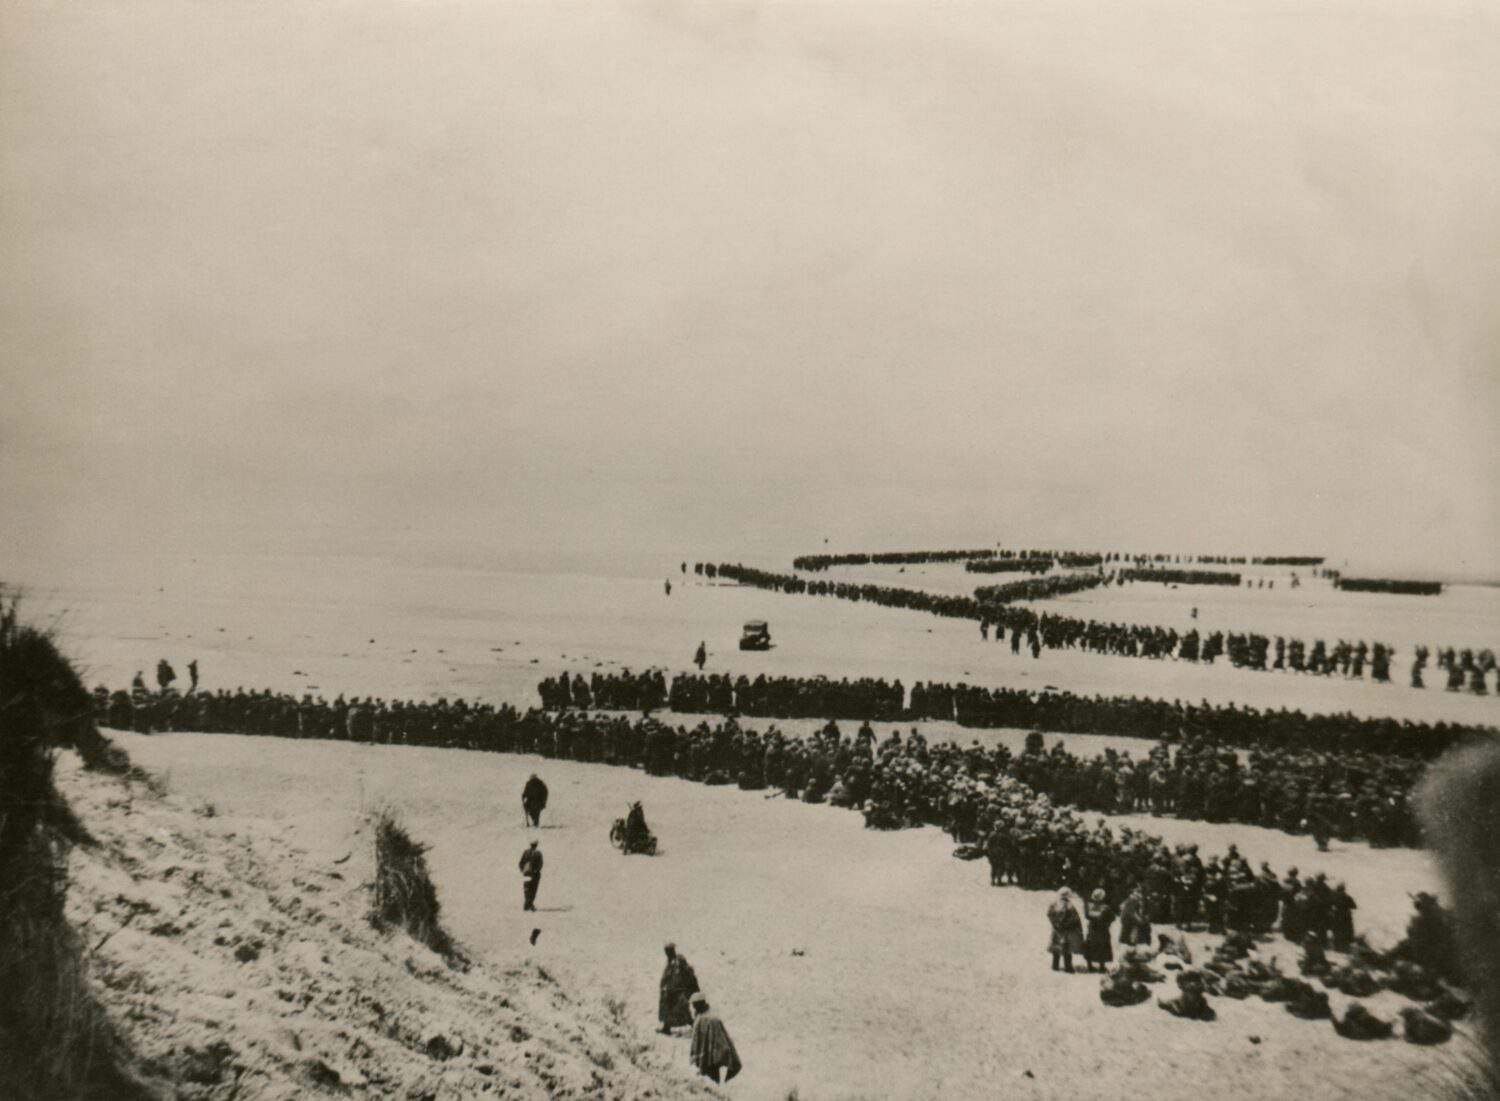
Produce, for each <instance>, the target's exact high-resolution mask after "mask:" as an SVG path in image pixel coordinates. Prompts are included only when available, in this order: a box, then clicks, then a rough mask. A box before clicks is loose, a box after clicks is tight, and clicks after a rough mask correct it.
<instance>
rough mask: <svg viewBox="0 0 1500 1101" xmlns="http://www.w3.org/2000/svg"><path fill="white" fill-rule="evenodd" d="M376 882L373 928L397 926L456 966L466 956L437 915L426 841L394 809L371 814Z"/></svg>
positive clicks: (436, 898)
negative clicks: (413, 834) (420, 840)
mask: <svg viewBox="0 0 1500 1101" xmlns="http://www.w3.org/2000/svg"><path fill="white" fill-rule="evenodd" d="M373 821H374V826H375V887H374V909H373V910H372V911H371V912H370V921H371V923H372V924H373V925H374V926H375V927H376V928H377V929H401V930H404V931H405V932H406V933H408V934H409V935H410V936H411V937H412V939H413V940H416V941H418V942H420V943H422V944H425V945H426V946H427V947H428V948H431V949H432V950H433V951H434V952H436V953H437V954H438V955H440V956H442V957H443V958H444V959H445V960H447V961H448V963H449V964H450V965H451V966H453V967H455V968H462V967H465V966H467V960H466V959H465V957H464V955H463V953H462V952H461V951H460V950H459V948H458V945H457V944H455V943H454V940H453V938H452V937H451V936H449V935H448V931H447V930H446V929H444V928H443V925H442V923H441V922H440V921H439V920H438V910H439V909H440V906H439V904H438V897H437V888H436V887H435V886H434V885H433V882H432V876H431V874H430V873H429V872H428V870H427V856H426V853H427V846H425V845H421V844H418V843H417V842H416V841H414V840H412V837H411V834H409V833H408V832H407V831H406V827H405V826H404V825H402V824H401V821H400V819H399V818H398V817H397V816H396V813H395V811H393V810H392V809H391V808H389V807H382V808H381V809H379V810H377V811H376V812H375V815H374V819H373Z"/></svg>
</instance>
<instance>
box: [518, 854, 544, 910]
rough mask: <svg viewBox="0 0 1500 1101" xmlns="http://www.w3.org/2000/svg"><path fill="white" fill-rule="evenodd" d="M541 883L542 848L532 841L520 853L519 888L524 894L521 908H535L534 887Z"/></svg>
mask: <svg viewBox="0 0 1500 1101" xmlns="http://www.w3.org/2000/svg"><path fill="white" fill-rule="evenodd" d="M541 883H542V850H541V849H539V848H537V843H536V842H535V841H533V842H532V843H531V844H530V846H528V847H527V849H526V851H525V852H523V853H522V854H521V888H522V891H523V893H524V896H525V900H526V901H525V905H523V906H522V907H521V909H523V910H535V909H536V889H537V888H538V887H540V886H541Z"/></svg>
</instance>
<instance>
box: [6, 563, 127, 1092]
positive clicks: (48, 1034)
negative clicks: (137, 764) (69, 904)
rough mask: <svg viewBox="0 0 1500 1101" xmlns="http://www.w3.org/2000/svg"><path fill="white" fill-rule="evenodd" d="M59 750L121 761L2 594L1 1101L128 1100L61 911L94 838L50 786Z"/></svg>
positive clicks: (78, 947) (119, 1056) (67, 676)
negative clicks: (72, 867)
mask: <svg viewBox="0 0 1500 1101" xmlns="http://www.w3.org/2000/svg"><path fill="white" fill-rule="evenodd" d="M64 746H71V747H73V748H75V749H77V750H78V751H79V753H80V754H81V755H82V756H83V758H84V761H85V763H86V764H88V765H89V766H90V767H94V768H106V769H109V770H112V771H123V770H124V769H125V768H126V767H127V764H126V761H125V759H124V757H123V755H122V754H120V753H119V751H118V750H116V749H114V748H113V747H112V746H111V745H110V744H109V742H108V741H107V740H105V739H104V738H103V737H102V736H101V735H100V734H99V732H98V730H97V729H96V728H95V727H94V724H93V717H92V701H91V699H90V697H89V694H88V692H87V691H86V690H85V689H84V687H83V682H82V681H81V680H80V679H79V677H78V674H77V673H76V672H75V671H74V669H73V667H72V666H71V665H70V664H69V662H68V660H67V659H66V658H65V657H63V655H62V654H61V653H60V652H59V651H58V649H57V646H56V644H55V643H54V641H53V640H52V639H51V638H50V637H49V636H48V635H47V634H46V633H45V632H42V631H38V630H36V629H35V628H32V627H29V626H27V625H25V624H23V623H22V622H21V621H20V619H19V617H18V614H17V601H16V598H15V595H14V594H13V593H11V592H9V591H6V590H3V589H0V1097H4V1098H8V1099H15V1101H32V1099H36V1101H42V1099H47V1101H62V1099H72V1098H90V1099H93V1098H97V1099H99V1101H105V1099H108V1101H131V1099H134V1098H145V1097H148V1096H150V1094H149V1093H148V1092H147V1091H146V1090H145V1089H144V1088H143V1087H142V1086H140V1085H139V1084H138V1083H137V1082H136V1081H135V1080H134V1079H133V1078H132V1077H131V1076H130V1075H129V1073H128V1072H127V1071H126V1070H125V1069H124V1060H123V1052H121V1051H119V1050H118V1045H117V1043H116V1039H115V1036H114V1034H113V1031H112V1030H111V1028H110V1026H109V1023H108V1021H107V1020H106V1018H105V1016H104V1014H103V1011H102V1010H101V1009H100V1008H99V1006H98V1004H97V1003H96V1002H95V1000H94V998H93V996H92V994H91V992H90V990H89V988H88V984H87V981H86V978H85V959H84V949H83V945H82V942H81V940H80V938H79V936H78V934H77V933H76V932H75V931H74V930H73V929H72V928H71V927H70V926H69V925H68V922H67V919H66V916H65V914H64V909H63V906H64V901H65V899H66V895H67V853H68V850H69V848H70V847H71V846H73V845H86V844H88V843H89V839H88V837H87V835H86V833H85V831H84V830H83V828H82V826H81V825H80V824H79V823H78V821H77V820H76V819H75V818H74V816H73V814H72V813H71V811H70V810H69V809H68V806H67V804H66V803H65V802H64V801H63V799H62V798H61V796H59V795H58V793H57V790H56V788H55V787H54V786H53V782H52V768H53V760H54V756H55V754H56V751H57V749H58V748H59V747H64Z"/></svg>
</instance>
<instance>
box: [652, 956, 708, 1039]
mask: <svg viewBox="0 0 1500 1101" xmlns="http://www.w3.org/2000/svg"><path fill="white" fill-rule="evenodd" d="M664 951H665V952H666V953H667V966H666V968H665V969H664V970H663V971H662V973H661V997H660V998H658V999H657V1003H656V1016H657V1019H658V1020H660V1021H661V1032H662V1034H663V1035H670V1034H671V1032H672V1030H673V1029H674V1028H681V1027H683V1026H684V1025H690V1024H692V1023H693V1011H692V1008H691V1005H690V1001H691V999H692V996H693V995H694V994H696V993H698V976H697V975H695V974H693V966H692V964H690V963H688V961H687V958H686V957H684V956H679V955H678V954H677V945H675V944H669V945H667V946H666V948H665V949H664Z"/></svg>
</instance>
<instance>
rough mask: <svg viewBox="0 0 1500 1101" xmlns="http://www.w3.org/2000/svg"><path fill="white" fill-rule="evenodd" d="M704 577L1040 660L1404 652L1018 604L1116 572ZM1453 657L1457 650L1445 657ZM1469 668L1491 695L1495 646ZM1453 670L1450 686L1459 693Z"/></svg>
mask: <svg viewBox="0 0 1500 1101" xmlns="http://www.w3.org/2000/svg"><path fill="white" fill-rule="evenodd" d="M699 566H700V572H702V573H703V574H704V576H706V577H723V578H727V579H729V580H731V581H734V582H736V583H738V584H741V585H748V586H752V587H754V588H761V589H769V590H772V591H775V592H781V593H789V594H806V595H810V596H832V597H835V598H836V599H840V600H852V601H865V602H869V603H873V604H879V605H882V606H884V607H891V608H904V609H906V610H909V611H919V612H928V613H930V614H932V615H939V616H944V617H946V618H952V619H972V620H977V621H978V622H979V627H980V633H981V635H982V636H983V637H984V638H986V639H989V638H991V637H993V639H994V641H996V642H1004V641H1005V639H1006V633H1007V632H1009V635H1010V649H1011V653H1013V654H1019V653H1020V652H1021V650H1022V648H1023V647H1024V648H1026V649H1027V650H1029V651H1030V652H1031V656H1032V657H1033V658H1039V657H1040V656H1041V652H1042V650H1044V649H1045V650H1084V651H1087V652H1090V653H1096V654H1110V655H1115V656H1121V657H1141V658H1152V659H1156V660H1168V659H1170V660H1176V661H1192V662H1201V663H1204V664H1208V665H1212V664H1213V663H1214V662H1215V661H1216V660H1218V658H1220V657H1221V656H1222V657H1224V658H1226V660H1228V662H1229V663H1230V664H1231V665H1233V666H1235V667H1236V668H1241V669H1255V670H1261V671H1265V670H1277V671H1290V672H1293V673H1309V674H1314V675H1318V676H1333V675H1334V674H1338V675H1340V676H1343V677H1346V678H1349V679H1354V680H1362V679H1364V677H1365V672H1366V669H1367V668H1368V670H1369V675H1370V679H1371V680H1373V681H1375V682H1379V683H1385V682H1389V681H1390V679H1391V664H1392V662H1393V661H1394V659H1395V654H1396V651H1395V649H1394V648H1393V647H1391V646H1390V645H1388V644H1386V643H1383V642H1376V643H1368V642H1365V641H1362V640H1361V641H1358V642H1353V643H1351V642H1348V641H1345V640H1343V639H1340V640H1339V641H1338V643H1336V644H1335V645H1334V646H1332V647H1330V646H1329V645H1328V644H1327V643H1326V642H1324V641H1323V640H1322V639H1317V640H1315V641H1314V642H1313V645H1312V648H1311V650H1309V649H1308V647H1307V644H1306V643H1305V642H1303V641H1302V640H1301V639H1296V638H1287V637H1285V636H1282V635H1277V636H1276V638H1275V640H1274V645H1273V641H1272V639H1271V638H1270V637H1269V636H1267V635H1263V634H1260V633H1258V632H1253V631H1250V632H1242V631H1228V632H1226V631H1212V632H1206V633H1203V634H1200V633H1199V631H1198V630H1197V628H1192V629H1190V630H1188V631H1186V632H1178V631H1177V630H1176V629H1175V628H1171V627H1162V626H1155V625H1145V624H1131V623H1112V622H1108V623H1107V622H1101V621H1098V620H1093V619H1080V618H1078V617H1077V616H1068V615H1059V614H1057V613H1054V612H1037V611H1034V610H1033V609H1031V608H1027V607H1022V606H1020V605H1018V604H1016V603H1014V602H1015V601H1020V600H1037V599H1042V598H1045V597H1048V596H1057V595H1061V594H1062V593H1064V592H1072V591H1077V589H1079V588H1088V587H1092V586H1094V585H1098V584H1101V583H1108V581H1109V580H1110V578H1111V577H1112V576H1113V575H1101V574H1095V573H1086V574H1072V575H1058V576H1055V577H1042V578H1027V579H1026V580H1023V581H1015V582H1011V583H1009V584H1005V585H987V586H982V587H980V588H979V589H976V590H975V595H974V596H973V597H967V596H957V595H951V594H943V593H932V592H926V591H924V590H921V589H906V588H900V587H896V586H890V585H874V584H860V583H854V582H844V581H825V580H808V579H807V578H804V577H798V576H796V575H794V574H779V573H772V572H769V571H766V570H760V569H755V568H753V567H749V566H740V565H718V566H715V565H713V564H712V563H710V564H706V565H705V564H703V563H699ZM1425 650H1426V648H1425V647H1419V648H1418V650H1417V654H1418V657H1417V659H1416V663H1415V664H1414V665H1413V666H1412V685H1413V686H1414V687H1422V679H1421V665H1422V662H1423V660H1424V659H1423V658H1422V656H1421V655H1422V654H1423V653H1424V652H1425ZM1443 652H1444V653H1452V648H1449V649H1448V650H1445V651H1443ZM1470 659H1471V660H1470V663H1469V664H1468V665H1467V666H1465V667H1464V676H1463V677H1459V678H1458V680H1457V685H1458V687H1459V688H1461V687H1462V685H1463V679H1464V677H1467V678H1468V680H1469V682H1470V689H1471V691H1473V692H1475V693H1476V694H1479V695H1486V694H1488V692H1489V688H1488V686H1487V682H1486V678H1487V677H1489V676H1490V674H1492V673H1495V671H1496V663H1495V658H1494V655H1493V653H1492V652H1491V651H1489V650H1483V651H1480V652H1479V653H1478V654H1477V655H1475V654H1473V653H1472V652H1470ZM1455 676H1457V674H1454V673H1450V680H1449V689H1450V690H1453V691H1457V690H1458V688H1455V687H1454V679H1453V678H1454V677H1455ZM1496 691H1497V692H1500V673H1496Z"/></svg>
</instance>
